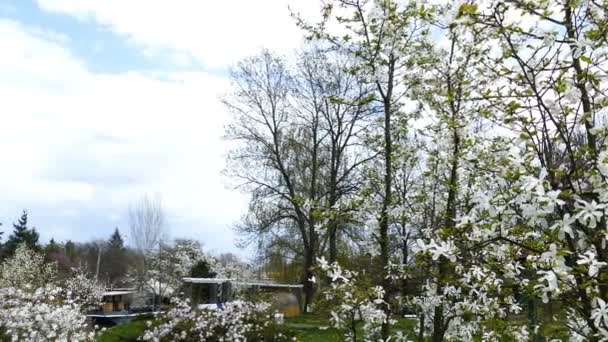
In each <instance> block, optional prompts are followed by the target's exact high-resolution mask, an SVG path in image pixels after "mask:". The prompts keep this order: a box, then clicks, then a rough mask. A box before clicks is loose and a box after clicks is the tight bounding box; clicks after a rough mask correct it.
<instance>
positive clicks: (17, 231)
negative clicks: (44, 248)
mask: <svg viewBox="0 0 608 342" xmlns="http://www.w3.org/2000/svg"><path fill="white" fill-rule="evenodd" d="M39 238H40V236H39V235H38V232H37V231H36V228H31V229H30V228H28V227H27V211H26V210H23V214H22V215H21V218H20V219H19V220H18V221H17V223H13V233H12V234H11V235H10V236H9V237H8V241H7V242H6V252H7V254H8V255H13V254H14V253H15V250H16V249H17V246H19V245H20V244H22V243H24V244H26V245H27V247H28V248H31V249H34V250H38V249H39V246H38V239H39Z"/></svg>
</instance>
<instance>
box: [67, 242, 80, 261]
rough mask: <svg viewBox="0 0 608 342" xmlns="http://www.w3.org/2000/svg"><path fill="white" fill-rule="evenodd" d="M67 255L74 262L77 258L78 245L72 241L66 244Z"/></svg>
mask: <svg viewBox="0 0 608 342" xmlns="http://www.w3.org/2000/svg"><path fill="white" fill-rule="evenodd" d="M64 248H65V255H66V256H67V257H68V258H70V260H72V261H74V260H75V259H76V256H77V251H76V244H75V243H74V242H72V240H68V241H67V242H66V243H65V247H64Z"/></svg>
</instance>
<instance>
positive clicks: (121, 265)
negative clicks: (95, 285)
mask: <svg viewBox="0 0 608 342" xmlns="http://www.w3.org/2000/svg"><path fill="white" fill-rule="evenodd" d="M127 261H128V260H127V251H126V249H125V246H124V241H123V239H122V236H121V235H120V231H119V230H118V228H116V229H115V230H114V233H113V234H112V236H110V239H109V240H108V247H107V249H106V252H105V256H104V258H103V263H102V270H103V271H102V272H101V273H102V275H105V276H106V277H107V278H106V279H107V281H108V282H109V283H110V284H117V283H118V282H120V280H121V279H122V278H123V277H124V276H125V274H126V273H127Z"/></svg>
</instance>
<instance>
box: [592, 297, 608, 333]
mask: <svg viewBox="0 0 608 342" xmlns="http://www.w3.org/2000/svg"><path fill="white" fill-rule="evenodd" d="M595 301H596V304H597V307H596V308H595V309H593V311H591V319H592V320H593V324H595V326H596V327H598V328H599V327H601V325H602V323H603V324H604V326H605V327H608V307H607V306H606V302H604V300H602V299H601V298H596V299H595Z"/></svg>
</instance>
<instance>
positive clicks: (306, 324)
mask: <svg viewBox="0 0 608 342" xmlns="http://www.w3.org/2000/svg"><path fill="white" fill-rule="evenodd" d="M328 325H329V322H328V321H327V319H325V318H323V317H319V316H316V315H311V314H306V315H302V316H300V317H296V318H289V319H286V320H285V326H286V327H287V328H288V329H289V331H291V332H292V333H294V334H295V335H296V336H297V337H298V341H301V342H316V341H327V342H333V341H342V340H343V338H342V336H343V335H342V333H341V332H339V331H337V330H336V329H332V328H329V327H328ZM145 326H146V324H145V320H136V321H132V322H129V323H126V324H122V325H119V326H116V327H113V328H110V329H107V330H106V331H105V332H104V333H102V334H101V335H100V336H99V338H98V339H97V340H98V341H99V342H134V341H137V338H138V337H139V336H141V335H142V334H143V331H144V329H145ZM414 326H415V322H414V321H413V320H405V319H404V320H400V321H399V322H398V323H397V324H396V325H395V328H394V329H395V331H403V332H405V333H409V334H410V336H412V335H413V334H412V331H413V327H414Z"/></svg>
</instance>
